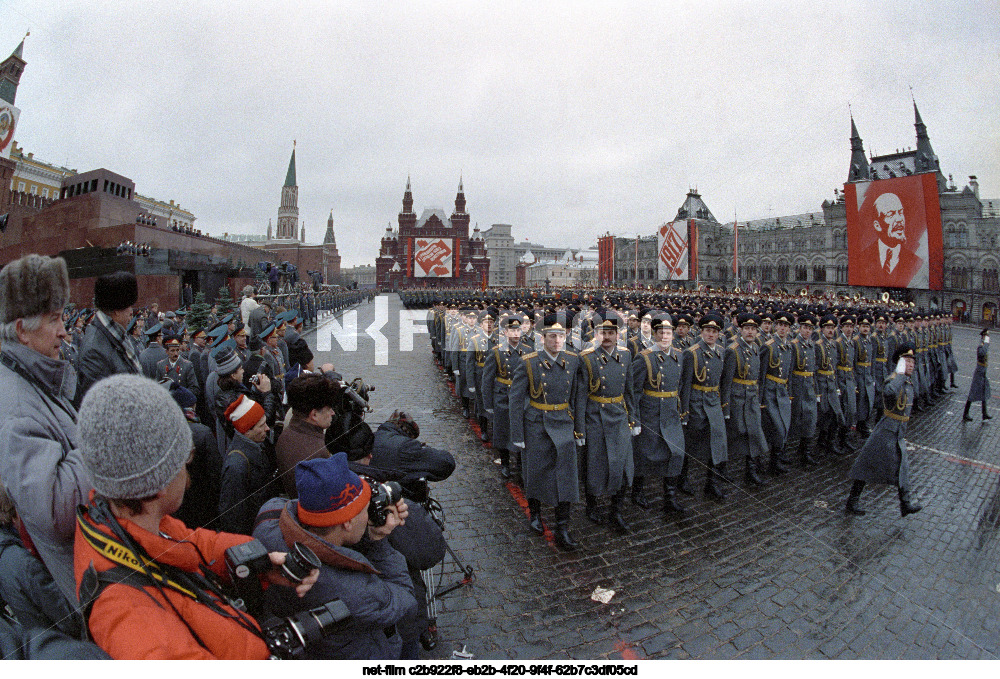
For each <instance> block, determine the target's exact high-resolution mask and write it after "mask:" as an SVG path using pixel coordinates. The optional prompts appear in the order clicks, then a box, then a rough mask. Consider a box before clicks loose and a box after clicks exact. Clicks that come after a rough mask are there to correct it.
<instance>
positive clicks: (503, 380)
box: [482, 314, 531, 479]
mask: <svg viewBox="0 0 1000 679" xmlns="http://www.w3.org/2000/svg"><path fill="white" fill-rule="evenodd" d="M528 353H531V352H530V350H529V349H528V347H526V346H525V345H523V344H521V317H520V316H519V315H517V314H515V315H513V316H511V315H505V316H501V317H500V341H499V342H497V344H496V346H494V347H493V348H492V349H491V350H490V352H489V353H488V354H487V355H486V364H485V365H484V366H483V387H482V391H483V410H484V411H485V413H486V417H487V418H488V419H489V421H490V429H491V430H492V445H493V448H494V450H496V451H497V454H498V455H499V456H500V476H501V477H503V478H504V479H509V478H511V476H513V475H514V473H513V470H517V473H518V474H519V473H520V468H521V465H520V464H514V465H512V464H511V456H510V455H511V445H510V406H509V401H508V395H509V392H510V387H511V384H513V377H514V369H515V367H516V366H517V364H518V363H519V362H520V360H521V357H522V356H523V355H524V354H528ZM517 462H518V463H520V462H521V460H518V461H517Z"/></svg>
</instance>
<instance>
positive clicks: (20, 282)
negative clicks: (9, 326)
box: [0, 255, 69, 323]
mask: <svg viewBox="0 0 1000 679" xmlns="http://www.w3.org/2000/svg"><path fill="white" fill-rule="evenodd" d="M68 301H69V273H68V272H67V271H66V260H65V259H63V258H62V257H43V256H41V255H25V256H24V257H22V258H21V259H18V260H15V261H13V262H11V263H10V264H8V265H7V266H5V267H4V268H3V270H2V271H0V323H10V322H12V321H15V320H17V319H18V318H31V317H32V316H37V315H39V314H48V313H52V312H55V311H62V310H63V307H65V306H66V303H67V302H68Z"/></svg>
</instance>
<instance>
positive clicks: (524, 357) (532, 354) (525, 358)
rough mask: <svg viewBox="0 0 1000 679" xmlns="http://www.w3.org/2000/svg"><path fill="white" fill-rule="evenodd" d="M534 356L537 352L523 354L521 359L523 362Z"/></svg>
mask: <svg viewBox="0 0 1000 679" xmlns="http://www.w3.org/2000/svg"><path fill="white" fill-rule="evenodd" d="M535 356H538V352H537V351H532V352H531V353H530V354H525V355H524V356H522V357H521V358H523V359H524V360H528V359H529V358H534V357H535Z"/></svg>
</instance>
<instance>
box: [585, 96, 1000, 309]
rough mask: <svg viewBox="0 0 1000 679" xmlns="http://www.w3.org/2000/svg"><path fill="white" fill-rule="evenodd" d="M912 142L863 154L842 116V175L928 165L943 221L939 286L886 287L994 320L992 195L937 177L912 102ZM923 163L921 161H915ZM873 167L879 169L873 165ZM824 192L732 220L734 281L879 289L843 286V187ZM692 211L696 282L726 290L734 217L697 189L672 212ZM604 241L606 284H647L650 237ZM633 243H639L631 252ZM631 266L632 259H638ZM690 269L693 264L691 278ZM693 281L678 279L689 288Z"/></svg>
mask: <svg viewBox="0 0 1000 679" xmlns="http://www.w3.org/2000/svg"><path fill="white" fill-rule="evenodd" d="M913 110H914V117H915V125H914V126H915V128H916V130H917V147H916V148H915V149H913V150H907V151H901V152H896V153H892V154H887V155H882V156H877V157H872V158H870V159H868V158H866V157H865V155H864V150H863V147H862V140H861V138H860V135H859V134H858V131H857V128H856V127H855V125H854V121H853V119H852V121H851V133H852V136H851V149H852V157H851V170H850V171H849V173H848V181H857V180H860V179H867V177H864V176H863V174H864V172H863V171H862V172H861V174H860V175H859V174H858V171H857V168H858V167H863V166H867V170H868V172H869V174H870V175H871V178H872V179H885V178H886V177H887V176H888V175H887V173H886V171H885V169H884V168H885V167H886V166H888V165H889V164H890V163H891V164H892V167H897V166H898V165H899V163H900V162H903V163H906V164H908V165H909V166H915V167H917V168H918V171H932V170H933V171H935V172H936V173H937V176H938V194H939V199H940V205H941V224H942V228H943V231H944V233H943V238H942V241H943V254H944V286H943V288H942V289H941V290H917V289H902V290H892V289H889V291H890V294H892V296H893V297H894V298H895V299H902V300H905V301H912V302H914V303H915V304H916V305H917V306H919V307H924V308H926V309H944V310H950V311H951V312H952V314H953V315H954V316H955V317H956V318H958V317H962V316H963V315H965V314H967V315H968V316H967V318H968V321H969V322H972V323H977V324H978V323H991V324H994V325H996V324H997V308H998V303H1000V281H998V275H997V274H998V271H1000V253H998V249H997V245H998V240H1000V200H995V199H994V200H989V199H983V198H980V197H979V184H978V182H977V181H976V177H975V176H971V177H969V182H968V184H967V185H966V186H965V187H964V188H962V189H959V188H957V187H956V186H955V184H954V182H953V181H952V179H951V177H950V176H949V177H948V178H947V179H945V177H944V175H943V174H942V172H941V168H940V164H939V162H938V159H937V156H936V155H934V152H933V150H932V149H931V146H930V140H929V139H928V137H927V131H926V127H925V125H924V123H923V121H922V120H921V119H920V113H919V112H918V111H917V107H916V104H914V107H913ZM921 167H923V168H926V169H925V170H920V169H919V168H921ZM880 172H881V174H879V173H880ZM834 193H835V196H834V198H833V200H824V201H823V203H822V205H821V209H822V211H821V212H810V213H806V214H799V215H790V216H784V217H774V218H769V219H758V220H752V221H749V222H740V234H739V235H740V244H739V245H740V252H739V260H740V267H739V269H740V287H741V288H743V289H746V285H747V282H748V281H753V284H754V285H757V284H759V285H760V286H761V291H762V292H764V291H783V292H786V293H789V294H793V295H797V294H800V292H801V291H802V290H804V289H808V290H809V292H810V293H811V294H815V293H824V294H827V295H837V296H848V297H853V296H854V295H855V294H856V293H860V294H861V295H862V296H863V297H866V298H868V299H875V298H878V297H880V296H881V295H882V292H883V291H884V290H886V289H885V288H871V287H851V286H848V285H847V211H846V207H845V203H844V195H843V192H842V191H840V190H839V189H838V190H835V191H834ZM679 219H693V220H694V221H695V223H696V224H697V226H698V232H699V244H698V269H699V271H698V275H699V277H698V282H700V283H702V284H704V285H709V286H712V287H713V288H716V287H724V288H726V289H732V286H733V285H735V276H734V274H733V270H732V261H733V224H732V222H730V223H727V224H722V223H720V222H719V221H718V220H716V219H715V217H714V216H713V215H712V213H711V211H710V210H709V209H708V207H707V205H706V204H705V202H704V201H703V200H702V198H701V196H700V195H699V194H698V193H697V191H690V192H689V193H688V195H687V197H686V198H685V201H684V203H683V204H682V205H681V207H680V208H679V209H678V211H677V215H676V217H674V220H679ZM609 239H610V240H612V241H613V248H614V249H613V252H614V256H613V264H614V266H613V273H611V272H608V273H606V274H602V276H605V280H610V279H613V281H614V284H615V285H624V286H634V285H640V286H642V287H646V286H648V285H653V286H656V285H657V284H659V282H658V281H657V237H656V235H655V234H654V235H651V236H645V237H641V238H639V239H638V244H637V243H636V239H635V238H623V237H616V236H605V237H603V238H602V241H603V242H604V243H605V244H606V245H605V247H607V246H608V245H610V243H608V242H607V241H608V240H609ZM637 250H638V252H637ZM637 265H638V266H637ZM693 274H694V272H693V271H692V278H693V277H694V276H693ZM693 285H694V281H693V280H692V281H688V282H687V286H688V287H693Z"/></svg>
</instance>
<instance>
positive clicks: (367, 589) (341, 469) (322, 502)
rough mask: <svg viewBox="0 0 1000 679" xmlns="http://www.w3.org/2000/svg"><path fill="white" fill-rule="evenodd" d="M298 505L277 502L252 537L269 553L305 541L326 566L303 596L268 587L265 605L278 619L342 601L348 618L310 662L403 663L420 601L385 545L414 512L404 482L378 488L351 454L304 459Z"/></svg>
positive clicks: (312, 651) (298, 470) (314, 648)
mask: <svg viewBox="0 0 1000 679" xmlns="http://www.w3.org/2000/svg"><path fill="white" fill-rule="evenodd" d="M295 485H296V490H297V491H298V500H282V499H280V498H275V499H273V500H271V501H270V502H268V503H267V504H266V505H264V507H263V508H262V509H261V512H260V514H259V515H258V516H257V526H256V528H255V529H254V537H256V538H257V539H259V540H260V541H261V542H262V543H263V544H264V545H265V547H266V548H268V549H283V548H284V546H285V545H286V544H287V543H291V542H300V543H302V544H303V545H305V546H306V547H309V548H310V549H311V550H312V551H313V552H315V554H316V556H318V557H319V559H320V561H321V562H322V564H323V565H322V567H321V568H320V574H319V580H318V581H317V582H316V586H315V587H313V588H312V589H311V590H309V592H308V593H307V594H306V595H305V597H303V598H301V599H300V598H298V597H296V596H295V593H294V591H293V590H292V589H291V588H289V587H270V588H268V590H267V591H266V592H265V593H264V601H265V603H266V605H267V607H268V609H269V610H271V611H272V612H273V613H275V614H276V615H292V614H294V613H296V612H298V611H301V610H302V609H304V608H309V607H315V606H320V605H323V604H326V603H327V602H330V601H332V600H334V599H340V600H342V601H343V603H344V604H345V605H346V606H347V609H348V611H349V612H350V615H351V617H350V619H349V620H348V621H346V622H345V623H344V624H343V625H342V626H341V627H340V628H338V629H337V630H334V631H333V632H332V633H331V634H330V635H329V636H327V637H326V638H325V639H323V640H321V641H319V642H317V643H315V644H313V645H311V646H309V647H308V648H307V649H306V654H305V657H307V658H310V659H352V660H372V659H398V658H399V657H400V652H401V649H402V639H401V638H400V635H399V632H398V631H397V629H396V625H397V623H399V622H400V621H401V620H402V619H403V618H404V617H406V616H407V615H411V614H412V612H413V609H414V607H415V606H416V601H415V599H414V597H413V583H412V582H411V581H410V575H409V573H408V572H407V570H406V561H405V559H404V558H403V556H402V555H401V554H400V553H399V552H397V551H396V550H395V549H393V548H392V546H391V545H390V544H389V542H388V540H385V539H384V538H386V537H387V536H388V535H389V534H390V533H392V532H393V530H394V529H395V528H397V527H398V526H400V525H402V524H403V523H404V521H405V520H406V518H407V516H408V514H409V510H408V507H407V504H406V502H404V501H403V500H402V494H401V492H400V490H399V485H398V484H384V485H383V484H373V483H369V482H368V481H367V480H365V479H362V478H360V477H359V476H358V475H357V474H355V473H354V472H352V471H351V470H350V469H349V468H348V463H347V455H346V454H344V453H337V454H336V455H334V456H332V457H329V458H323V459H312V460H305V461H303V462H300V463H299V464H298V465H297V466H296V467H295Z"/></svg>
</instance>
